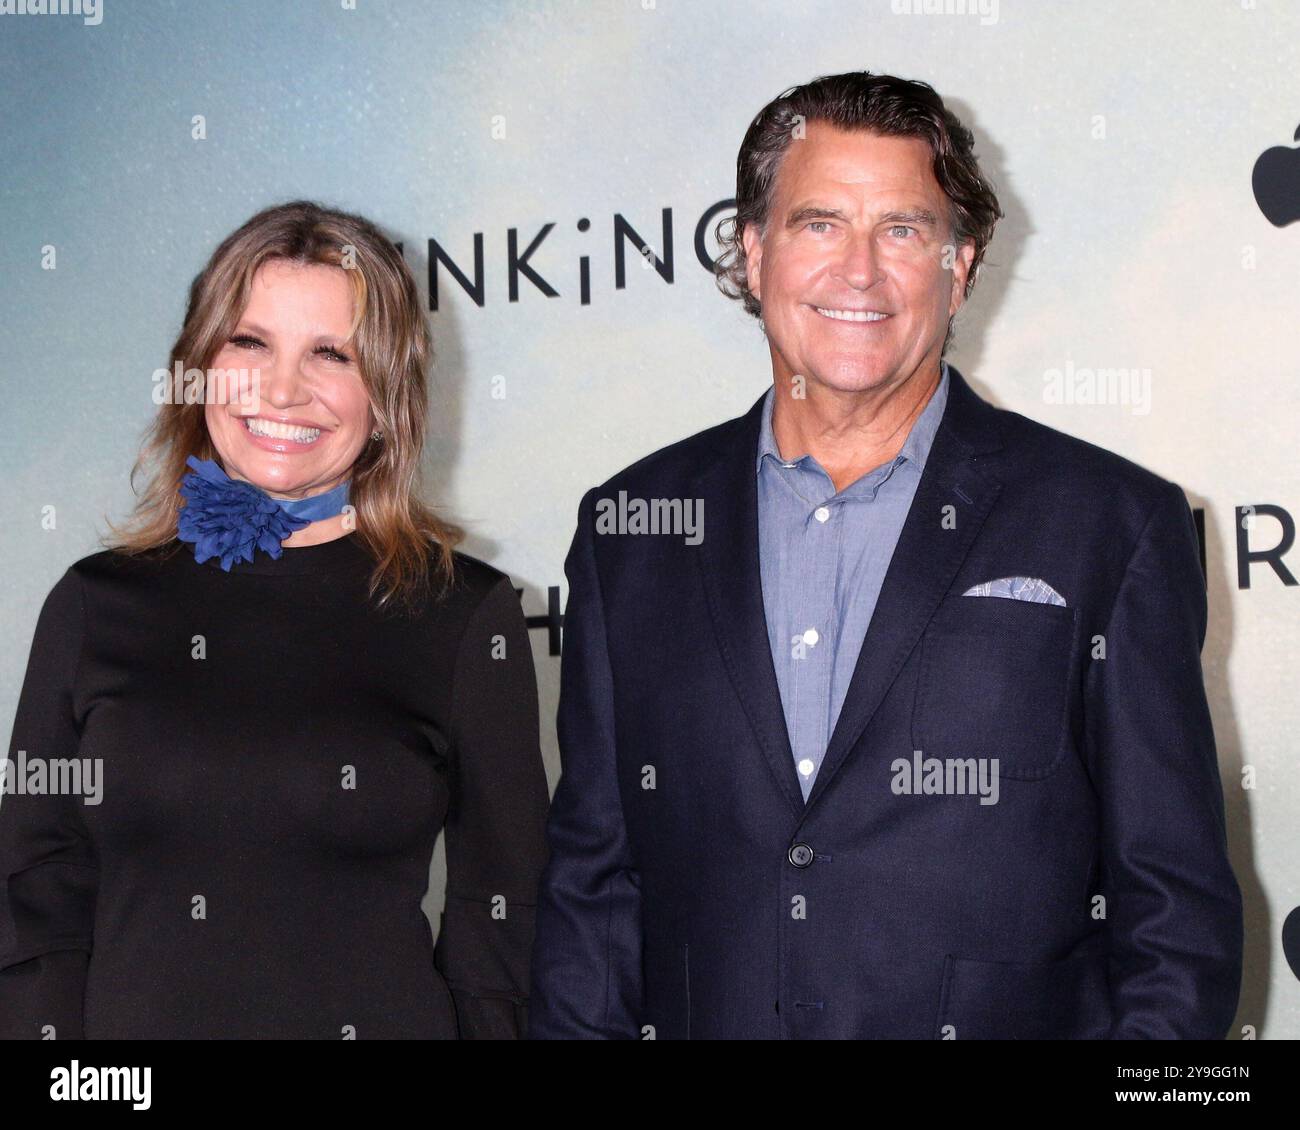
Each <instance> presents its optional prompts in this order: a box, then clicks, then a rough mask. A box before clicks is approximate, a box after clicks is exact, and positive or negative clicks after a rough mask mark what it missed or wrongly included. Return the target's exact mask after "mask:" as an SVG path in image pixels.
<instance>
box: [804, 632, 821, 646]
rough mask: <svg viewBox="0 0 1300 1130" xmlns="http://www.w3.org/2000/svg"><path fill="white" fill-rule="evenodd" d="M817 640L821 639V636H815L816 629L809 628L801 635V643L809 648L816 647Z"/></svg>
mask: <svg viewBox="0 0 1300 1130" xmlns="http://www.w3.org/2000/svg"><path fill="white" fill-rule="evenodd" d="M819 639H821V636H819V635H818V634H817V629H816V628H809V629H808V630H807V631H806V632H804V634H803V642H804V643H806V644H807V645H808V646H809V647H816V646H817V641H818V640H819Z"/></svg>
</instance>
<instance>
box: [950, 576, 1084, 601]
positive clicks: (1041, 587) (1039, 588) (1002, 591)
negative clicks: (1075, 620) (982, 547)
mask: <svg viewBox="0 0 1300 1130" xmlns="http://www.w3.org/2000/svg"><path fill="white" fill-rule="evenodd" d="M962 596H1001V597H1006V598H1007V599H1009V600H1032V601H1033V602H1034V603H1035V604H1059V605H1060V606H1061V607H1062V608H1064V607H1065V598H1064V597H1062V596H1061V594H1060V593H1059V592H1057V591H1056V590H1055V589H1054V588H1052V586H1051V585H1049V584H1048V583H1047V582H1046V581H1044V580H1042V579H1041V578H1039V577H999V578H998V579H997V580H996V581H985V582H984V583H983V584H979V585H972V586H971V587H970V588H968V589H967V590H966V591H965V592H964V593H962Z"/></svg>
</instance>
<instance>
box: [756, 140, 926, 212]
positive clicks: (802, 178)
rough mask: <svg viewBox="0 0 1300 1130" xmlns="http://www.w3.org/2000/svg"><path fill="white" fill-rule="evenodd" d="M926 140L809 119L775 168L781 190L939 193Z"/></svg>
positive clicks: (786, 192) (787, 191)
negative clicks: (804, 130) (818, 188)
mask: <svg viewBox="0 0 1300 1130" xmlns="http://www.w3.org/2000/svg"><path fill="white" fill-rule="evenodd" d="M932 166H933V158H932V156H931V152H930V146H929V143H928V142H926V141H925V140H924V139H923V138H919V137H892V136H886V135H883V134H879V133H874V132H871V131H868V130H843V129H839V128H838V127H836V126H833V125H831V124H830V123H827V122H809V123H808V126H807V134H806V136H805V137H803V138H802V139H799V138H796V139H794V140H792V141H791V142H790V145H789V146H788V147H787V149H786V152H785V155H784V157H783V158H782V160H781V165H780V167H779V168H778V170H777V188H778V191H780V190H781V189H784V190H785V192H784V193H783V195H788V194H789V193H791V192H799V191H806V190H807V189H809V188H815V187H817V186H819V185H820V186H824V187H826V188H834V187H837V186H838V187H840V188H842V189H845V190H848V191H855V192H857V191H862V190H863V189H865V190H868V191H877V190H878V191H889V190H911V191H916V192H922V193H924V195H926V196H927V197H933V196H934V195H935V194H937V193H940V192H941V190H940V188H939V184H938V182H937V181H936V180H935V179H934V172H933V167H932Z"/></svg>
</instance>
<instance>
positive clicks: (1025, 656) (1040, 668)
mask: <svg viewBox="0 0 1300 1130" xmlns="http://www.w3.org/2000/svg"><path fill="white" fill-rule="evenodd" d="M1074 616H1075V610H1074V609H1073V608H1065V607H1062V606H1060V605H1056V604H1038V603H1035V602H1033V601H1028V600H1012V599H1009V598H1006V597H994V596H958V597H950V598H949V599H948V600H945V601H944V602H943V603H942V604H941V605H940V606H939V610H938V612H936V613H935V615H934V618H933V619H932V620H931V622H930V626H929V628H928V629H927V630H926V633H925V635H924V636H923V637H922V640H921V661H920V674H919V676H918V679H917V691H916V699H915V703H914V708H913V715H912V739H913V742H914V749H918V750H920V751H921V753H922V755H923V756H924V757H926V758H931V757H936V758H940V759H947V758H961V759H965V758H988V759H992V758H997V760H998V776H999V778H1008V779H1012V780H1026V781H1028V780H1035V779H1038V778H1041V777H1046V776H1047V775H1048V774H1049V773H1051V772H1052V771H1053V770H1054V769H1055V768H1056V767H1057V765H1058V764H1059V762H1060V758H1061V755H1062V753H1063V752H1064V750H1065V748H1066V735H1067V732H1068V724H1067V710H1068V708H1069V695H1068V693H1067V692H1068V688H1069V681H1070V666H1071V644H1072V640H1073V635H1074Z"/></svg>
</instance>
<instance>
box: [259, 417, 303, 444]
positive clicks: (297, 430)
mask: <svg viewBox="0 0 1300 1130" xmlns="http://www.w3.org/2000/svg"><path fill="white" fill-rule="evenodd" d="M244 427H246V428H247V429H248V430H249V431H250V432H252V433H253V435H255V436H265V437H266V438H267V439H290V440H293V442H294V443H315V442H316V440H317V439H318V438H319V437H320V431H321V430H320V428H302V427H299V426H298V425H297V424H277V423H275V422H274V421H272V420H263V419H261V418H260V417H257V416H245V417H244Z"/></svg>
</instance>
